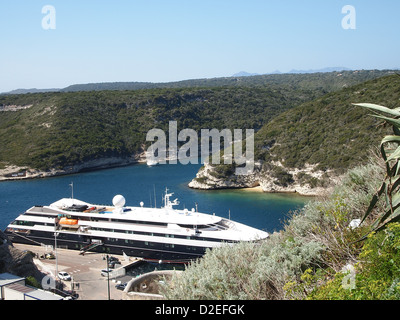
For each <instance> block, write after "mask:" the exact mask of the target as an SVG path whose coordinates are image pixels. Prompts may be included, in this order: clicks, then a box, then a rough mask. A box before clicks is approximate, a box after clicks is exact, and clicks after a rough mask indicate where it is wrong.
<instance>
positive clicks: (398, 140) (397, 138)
mask: <svg viewBox="0 0 400 320" xmlns="http://www.w3.org/2000/svg"><path fill="white" fill-rule="evenodd" d="M384 143H399V144H400V136H386V137H384V138H383V139H382V141H381V144H384Z"/></svg>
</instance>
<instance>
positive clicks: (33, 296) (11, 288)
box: [0, 273, 63, 300]
mask: <svg viewBox="0 0 400 320" xmlns="http://www.w3.org/2000/svg"><path fill="white" fill-rule="evenodd" d="M0 300H63V297H61V296H59V295H57V294H54V293H51V292H49V291H45V290H41V289H37V288H33V287H30V286H27V285H26V284H25V278H21V277H18V276H15V275H13V274H11V273H1V274H0Z"/></svg>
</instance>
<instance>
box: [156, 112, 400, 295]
mask: <svg viewBox="0 0 400 320" xmlns="http://www.w3.org/2000/svg"><path fill="white" fill-rule="evenodd" d="M357 107H364V108H368V109H370V110H372V111H374V112H376V113H377V114H375V117H376V118H379V119H381V120H384V121H385V123H387V124H388V125H389V126H390V127H392V129H393V134H391V135H387V136H385V137H384V138H383V139H382V141H381V148H380V155H378V154H375V153H374V152H373V151H371V149H369V150H370V154H371V155H370V156H369V158H368V161H366V162H365V164H363V165H362V166H358V167H355V168H353V169H351V170H349V171H348V172H347V173H346V175H345V176H344V177H343V179H342V181H341V182H340V183H338V185H337V186H336V188H335V189H334V190H333V191H332V192H331V193H329V194H327V195H326V196H324V197H320V198H319V199H317V200H315V201H311V202H309V203H308V204H307V205H306V206H305V207H304V208H303V209H301V210H299V211H297V212H294V213H293V214H292V216H291V217H290V218H289V219H288V221H287V222H286V223H285V227H284V230H282V231H281V232H279V233H273V234H272V235H271V237H270V238H269V239H267V240H264V241H262V242H256V243H241V244H239V245H235V246H232V247H231V246H228V245H226V246H223V247H222V248H217V249H214V250H212V251H208V252H207V253H206V255H205V256H204V258H203V259H201V260H199V261H196V262H194V263H192V264H191V265H189V266H188V267H187V269H186V270H185V272H184V273H183V274H181V275H179V276H175V277H174V278H173V281H172V282H171V283H170V284H169V285H168V286H164V288H163V290H164V291H163V292H164V295H165V296H166V297H167V298H168V299H210V300H211V299H268V300H275V299H294V300H303V299H308V300H360V299H362V300H376V299H380V300H393V299H395V300H398V299H400V240H399V239H400V223H399V221H400V204H399V203H400V202H399V185H400V175H399V173H400V170H399V167H400V161H399V160H400V152H399V149H400V130H399V129H400V122H399V120H398V117H399V115H400V114H399V109H397V108H395V109H388V108H385V107H381V106H377V105H371V104H361V105H358V106H357ZM382 113H384V115H381V114H382Z"/></svg>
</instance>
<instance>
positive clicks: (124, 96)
mask: <svg viewBox="0 0 400 320" xmlns="http://www.w3.org/2000/svg"><path fill="white" fill-rule="evenodd" d="M388 73H392V72H390V71H377V70H365V71H345V72H343V73H338V72H332V73H317V74H288V75H269V76H255V77H241V78H218V79H208V80H207V81H206V80H204V82H202V81H200V80H188V81H186V82H184V84H183V83H180V84H179V85H180V86H186V85H189V84H190V85H192V86H201V85H208V86H209V87H208V88H206V87H196V88H156V89H145V90H131V91H127V90H125V91H124V90H116V91H110V90H103V91H81V92H49V93H34V94H20V95H0V168H4V167H6V166H8V165H18V166H28V167H30V168H35V169H42V170H45V169H50V168H57V169H58V168H64V167H66V166H71V165H75V164H81V163H85V162H86V161H88V160H94V159H99V158H109V157H122V158H128V157H132V156H133V155H137V154H138V153H141V152H143V150H144V147H145V144H146V141H145V137H146V133H147V132H148V131H149V130H150V129H152V128H161V129H163V130H165V131H167V128H168V122H169V121H172V120H176V121H177V122H178V130H181V129H183V128H192V129H195V130H197V131H198V130H200V129H202V128H208V129H212V128H217V129H220V130H221V129H224V128H228V129H234V128H242V129H246V128H252V129H255V130H256V131H258V130H260V129H261V128H263V126H264V125H265V124H267V123H268V122H269V121H271V120H272V119H274V118H275V117H276V116H278V115H279V114H281V113H282V112H285V111H288V110H289V109H293V108H295V107H297V106H299V105H303V104H304V103H306V102H310V101H314V102H312V103H311V102H310V105H309V107H307V105H303V107H304V106H306V107H305V108H311V107H312V106H313V105H314V104H317V105H318V104H319V103H320V100H315V99H318V98H321V97H322V96H323V95H324V94H326V93H327V92H333V91H337V90H339V89H341V88H343V87H350V86H351V85H353V84H354V83H361V82H363V81H365V80H366V79H370V78H376V77H379V76H382V75H385V74H386V75H387V74H388ZM227 81H228V82H231V81H234V82H235V85H229V83H228V82H227ZM168 85H169V86H170V87H173V86H174V85H175V83H170V84H168ZM92 89H95V88H92ZM346 90H350V91H349V92H351V90H353V89H344V91H343V92H346ZM360 90H362V88H361V89H360ZM362 92H363V91H362ZM328 97H329V96H328ZM332 97H334V96H332ZM324 99H325V100H324V101H328V100H326V99H328V98H326V97H325V98H324ZM354 101H356V102H359V101H360V100H359V99H356V100H354ZM373 101H375V100H373ZM352 102H353V101H352ZM384 102H386V101H384ZM323 103H327V105H331V104H330V102H323ZM389 105H390V104H389ZM12 106H16V107H17V111H5V110H9V109H10V108H11V109H12ZM19 107H25V108H24V109H23V108H20V109H18V108H19ZM296 110H300V109H299V108H297V109H296ZM298 112H299V111H296V113H295V114H299V113H298ZM300 113H301V112H300ZM285 117H287V115H285V116H283V118H279V119H281V121H282V119H283V120H285V119H286V118H285ZM316 119H317V118H316ZM287 120H288V122H287V124H286V125H290V123H291V122H290V121H292V123H293V121H295V120H296V119H295V118H293V119H290V118H288V119H287ZM285 121H286V120H285ZM304 121H308V120H307V119H306V118H305V119H304ZM348 121H351V119H349V120H348ZM278 124H279V121H275V122H274V124H273V125H272V126H271V127H264V128H263V129H262V130H261V131H260V133H259V135H258V140H257V141H258V142H257V143H258V146H259V147H260V148H259V150H263V149H262V147H263V146H265V145H266V143H267V144H268V143H270V142H271V141H272V140H274V139H278V138H279V137H280V136H279V134H281V135H286V133H284V132H285V131H284V130H282V129H283V128H280V127H279V126H278ZM314 125H315V126H317V125H318V124H317V123H316V122H315V121H314V122H313V123H310V124H309V126H310V128H312V127H313V126H314ZM274 128H275V129H274ZM336 129H337V128H336ZM291 130H293V129H291ZM279 139H281V138H279ZM310 139H311V138H310ZM313 139H314V138H312V139H311V140H313ZM311 140H310V141H311ZM302 141H303V140H302ZM304 143H305V142H304ZM148 144H149V143H148ZM285 144H286V142H285ZM288 146H289V145H288ZM274 148H275V147H274ZM275 149H277V151H279V152H281V150H280V149H278V148H275ZM282 150H283V149H282ZM299 150H300V149H299ZM282 152H283V151H282ZM258 155H259V156H260V157H262V158H265V159H267V158H268V155H267V154H266V153H263V152H259V153H258ZM282 155H283V153H282ZM295 158H296V159H297V158H298V156H297V155H296V157H295ZM288 161H289V163H293V165H294V164H295V163H294V162H293V161H292V162H290V161H291V159H290V158H288ZM304 161H305V160H303V162H304Z"/></svg>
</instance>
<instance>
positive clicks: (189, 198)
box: [0, 163, 310, 233]
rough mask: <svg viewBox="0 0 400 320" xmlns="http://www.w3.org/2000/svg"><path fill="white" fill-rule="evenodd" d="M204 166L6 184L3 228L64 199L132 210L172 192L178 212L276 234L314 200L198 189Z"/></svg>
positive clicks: (135, 168) (0, 200)
mask: <svg viewBox="0 0 400 320" xmlns="http://www.w3.org/2000/svg"><path fill="white" fill-rule="evenodd" d="M200 167H201V164H187V165H183V164H180V163H178V164H165V165H158V166H152V167H149V166H147V165H146V164H135V165H130V166H125V167H117V168H111V169H103V170H97V171H91V172H83V173H78V174H72V175H65V176H58V177H51V178H43V179H29V180H18V181H4V182H0V229H1V230H3V231H4V229H5V228H6V227H7V225H8V224H9V223H10V222H12V221H13V220H14V219H15V218H16V217H17V216H18V215H19V214H21V213H23V212H24V211H25V210H27V209H29V208H30V207H32V206H34V205H49V204H50V203H52V202H55V201H57V200H59V199H61V198H70V197H72V196H73V197H74V198H75V199H79V200H82V201H85V202H89V203H93V204H102V205H112V199H113V197H114V196H115V195H118V194H120V195H123V196H124V197H125V199H126V205H127V206H140V202H143V203H144V206H145V207H157V208H160V207H162V206H163V202H162V199H163V195H164V194H165V191H166V189H168V192H169V193H173V196H172V197H171V199H170V200H174V199H175V198H178V201H179V205H178V206H176V207H175V208H178V209H184V208H187V209H188V210H191V209H192V208H195V210H198V211H199V212H203V213H209V214H213V213H215V214H216V215H218V216H222V217H225V218H230V219H232V220H235V221H238V222H241V223H244V224H247V225H250V226H252V227H255V228H258V229H261V230H264V231H267V232H270V233H271V232H274V231H279V230H281V229H282V228H283V225H284V222H285V221H286V220H288V219H289V217H290V215H291V214H292V212H293V211H295V210H299V209H301V208H302V207H303V206H304V205H305V204H306V203H307V202H308V201H310V198H309V197H302V196H299V195H296V194H271V193H263V192H260V191H252V189H251V190H248V189H246V190H243V189H228V190H196V189H191V188H189V187H188V183H189V182H190V181H191V180H192V179H193V178H194V177H195V176H196V173H197V171H198V170H199V168H200Z"/></svg>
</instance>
